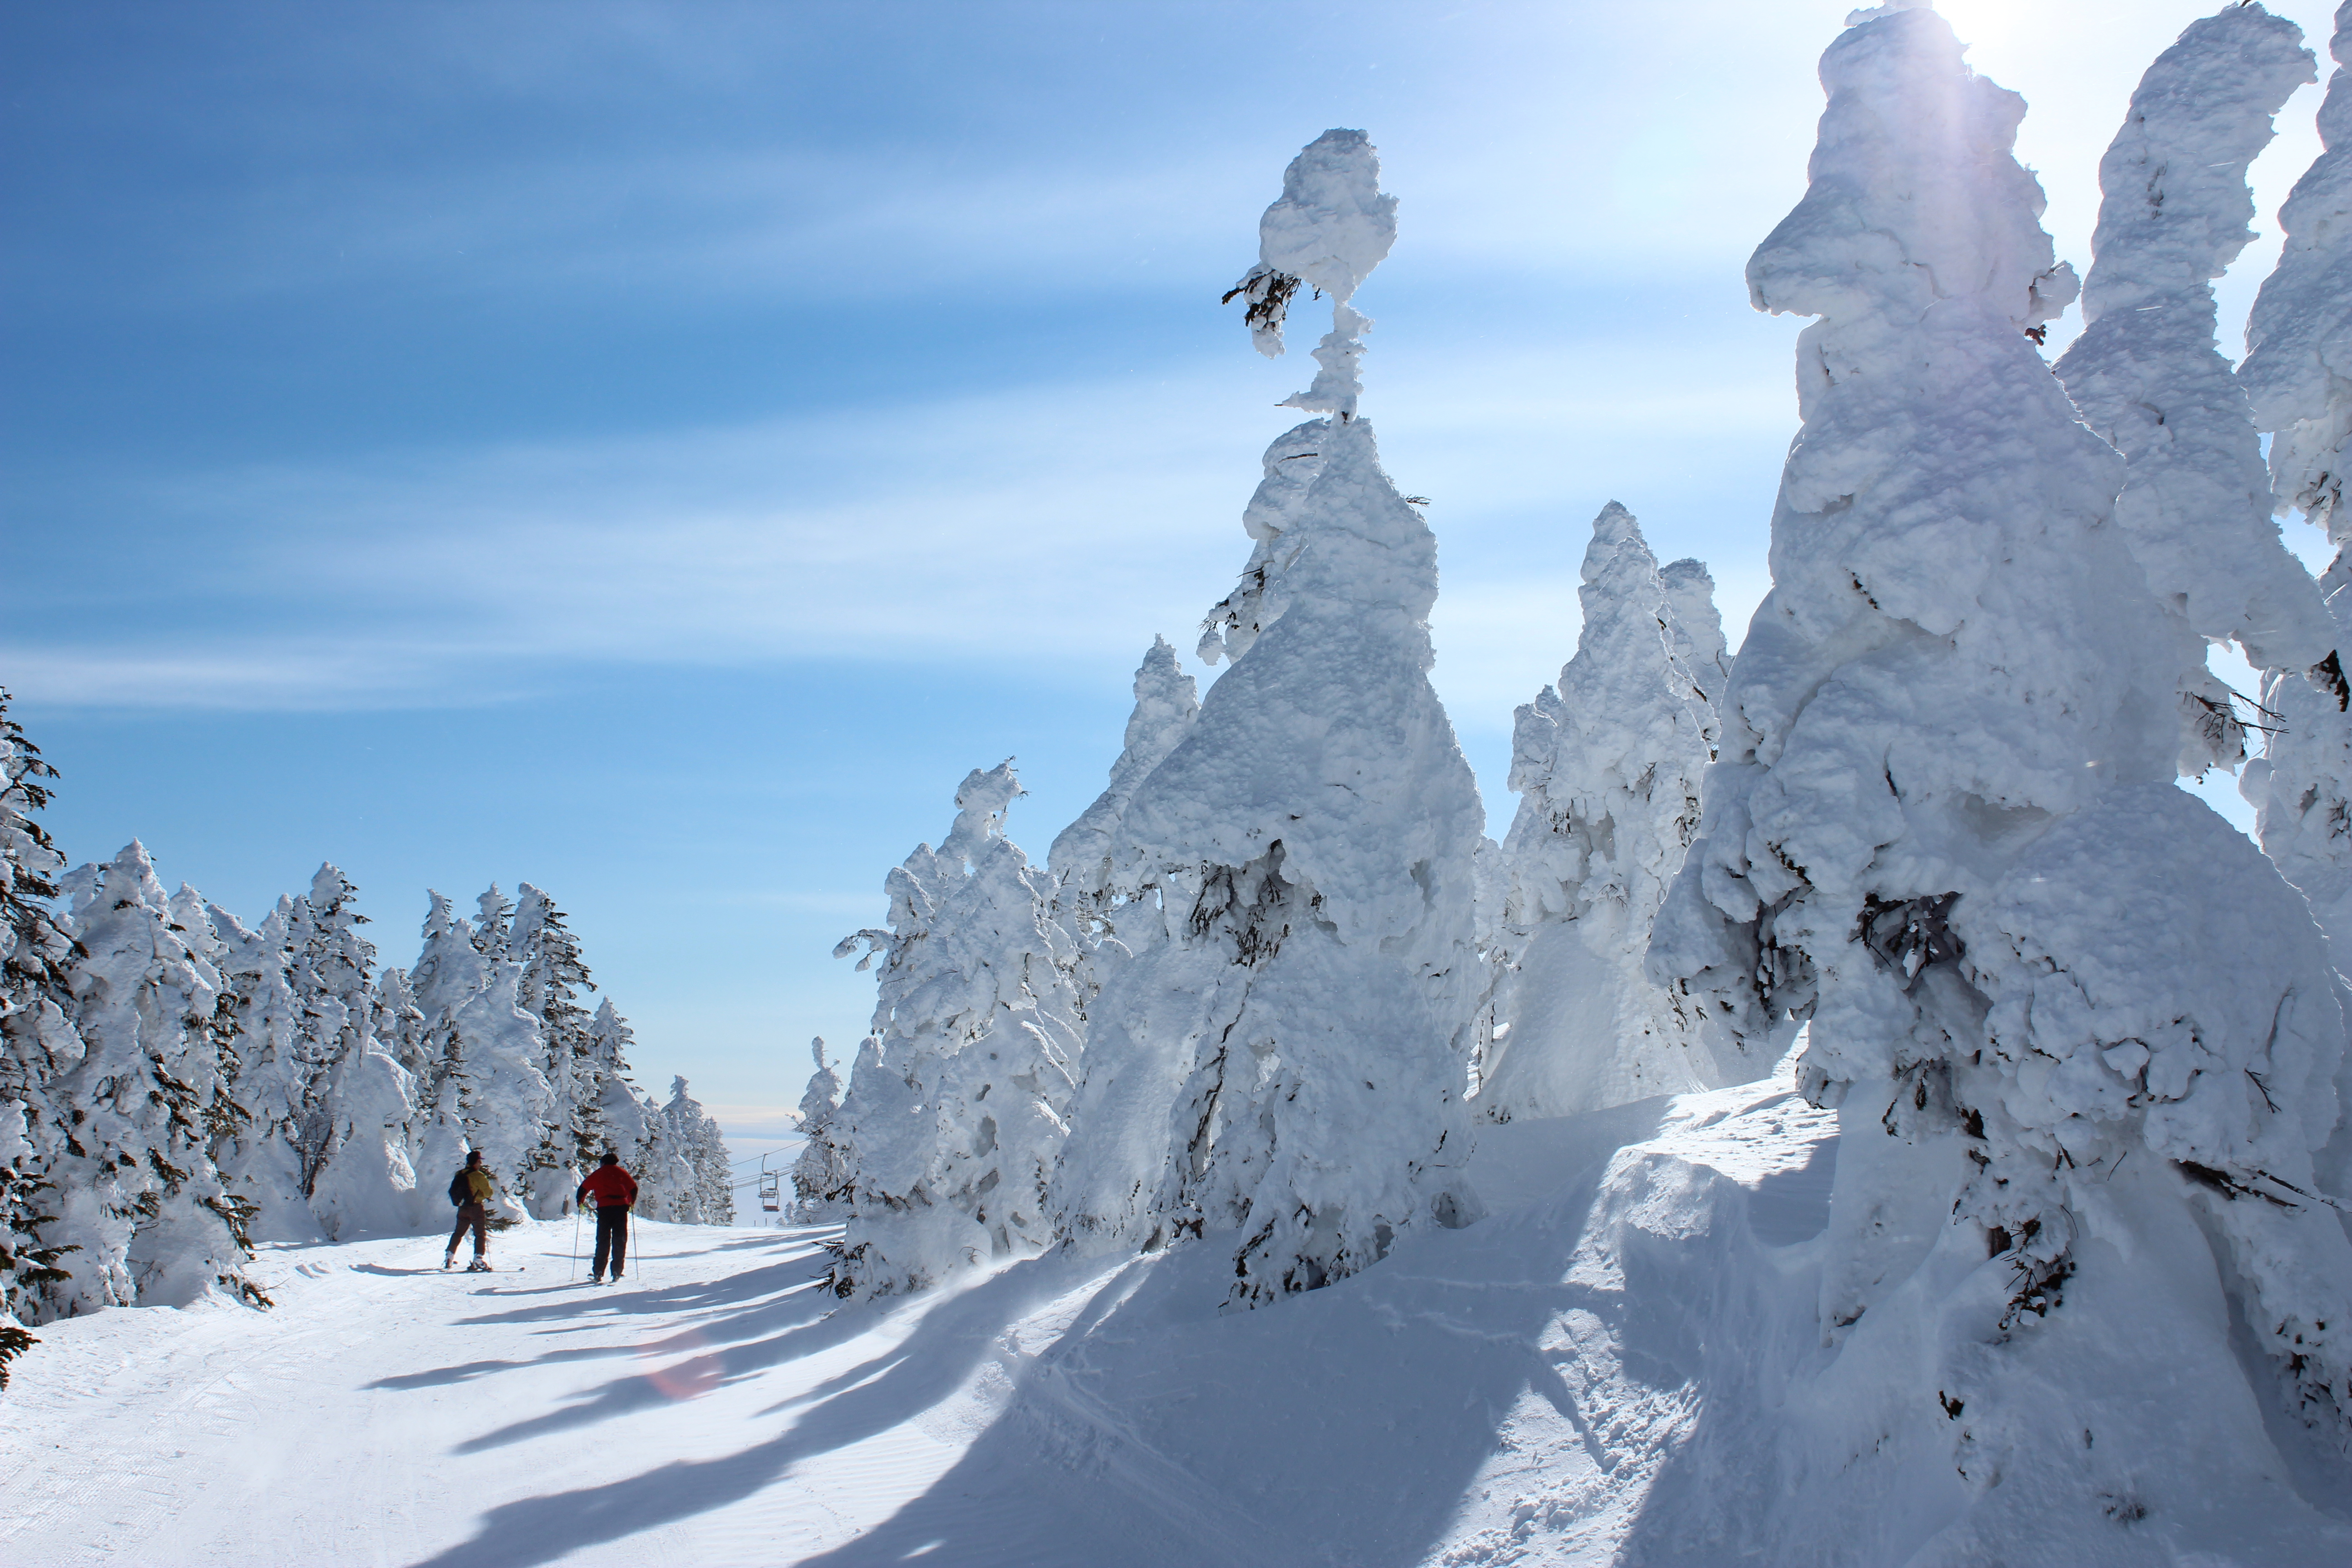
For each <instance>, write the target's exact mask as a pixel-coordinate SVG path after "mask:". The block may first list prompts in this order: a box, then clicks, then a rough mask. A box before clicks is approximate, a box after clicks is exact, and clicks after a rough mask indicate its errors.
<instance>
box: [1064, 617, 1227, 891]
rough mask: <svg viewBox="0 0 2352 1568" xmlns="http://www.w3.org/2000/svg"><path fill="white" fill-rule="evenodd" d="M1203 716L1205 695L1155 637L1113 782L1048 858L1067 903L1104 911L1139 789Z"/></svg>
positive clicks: (1139, 675)
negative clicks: (1121, 832) (1116, 853)
mask: <svg viewBox="0 0 2352 1568" xmlns="http://www.w3.org/2000/svg"><path fill="white" fill-rule="evenodd" d="M1200 711H1201V701H1200V690H1199V688H1198V687H1197V686H1196V685H1195V684H1194V682H1193V679H1192V677H1191V676H1189V675H1187V674H1185V673H1184V667H1183V666H1182V665H1181V664H1179V663H1177V662H1176V650H1175V649H1174V648H1172V647H1169V646H1168V639H1167V638H1166V637H1153V638H1152V639H1151V647H1150V651H1149V652H1147V653H1146V654H1145V655H1144V656H1143V662H1142V663H1141V664H1139V665H1138V666H1137V667H1136V670H1135V707H1134V709H1133V710H1131V711H1130V712H1129V714H1128V717H1127V734H1126V738H1125V740H1124V742H1123V743H1122V744H1121V746H1120V749H1119V753H1118V761H1116V762H1114V763H1112V764H1111V769H1110V781H1109V783H1108V784H1105V785H1104V786H1103V792H1102V794H1100V795H1097V796H1096V797H1095V799H1094V804H1092V805H1089V806H1087V808H1086V810H1084V811H1082V812H1080V813H1079V814H1078V817H1077V820H1076V821H1075V822H1073V823H1071V824H1070V825H1069V826H1067V827H1065V828H1064V829H1062V831H1061V832H1060V833H1059V834H1057V835H1056V836H1055V839H1054V847H1053V849H1052V851H1051V852H1049V853H1048V854H1047V855H1046V857H1045V863H1046V865H1047V866H1048V867H1049V868H1051V869H1052V871H1053V874H1054V880H1055V884H1056V885H1057V886H1059V887H1060V888H1061V889H1062V897H1063V899H1064V900H1065V901H1066V902H1067V903H1069V904H1072V905H1074V906H1083V907H1086V908H1088V909H1089V910H1092V909H1098V908H1100V907H1101V906H1102V905H1103V903H1105V902H1106V901H1107V900H1108V897H1109V889H1110V854H1111V845H1112V842H1113V840H1114V839H1115V838H1116V837H1117V834H1118V823H1119V818H1120V817H1121V816H1125V815H1126V813H1127V803H1128V801H1129V799H1130V798H1132V797H1133V795H1134V794H1135V791H1136V786H1137V785H1139V784H1142V782H1143V781H1144V779H1145V778H1146V777H1148V776H1149V775H1150V772H1151V770H1152V769H1154V768H1156V767H1158V766H1159V765H1160V763H1161V762H1162V761H1163V760H1165V759H1166V757H1167V755H1168V753H1169V752H1172V751H1174V750H1175V749H1176V742H1179V741H1181V740H1182V739H1183V738H1184V736H1185V735H1186V733H1187V732H1189V731H1191V730H1192V721H1193V720H1194V719H1195V718H1196V717H1198V716H1199V714H1200Z"/></svg>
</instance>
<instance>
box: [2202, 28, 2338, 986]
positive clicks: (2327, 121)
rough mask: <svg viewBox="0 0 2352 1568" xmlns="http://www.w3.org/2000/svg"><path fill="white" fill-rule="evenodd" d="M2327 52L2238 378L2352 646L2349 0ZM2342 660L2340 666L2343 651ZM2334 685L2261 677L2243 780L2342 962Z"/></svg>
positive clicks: (2267, 842)
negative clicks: (2313, 535) (2259, 724)
mask: <svg viewBox="0 0 2352 1568" xmlns="http://www.w3.org/2000/svg"><path fill="white" fill-rule="evenodd" d="M2227 14H2228V13H2224V15H2227ZM2328 52H2329V53H2330V54H2331V55H2333V56H2334V57H2335V58H2336V64H2337V67H2338V68H2337V69H2336V72H2335V73H2334V74H2333V75H2332V76H2330V77H2329V78H2328V81H2327V96H2326V99H2325V100H2323V101H2322V102H2321V104H2320V106H2319V139H2320V142H2321V144H2322V146H2323V149H2324V150H2323V151H2322V152H2321V153H2320V154H2319V157H2318V158H2317V160H2315V162H2314V163H2312V165H2311V167H2310V169H2309V170H2307V171H2305V174H2304V176H2303V178H2302V179H2300V180H2298V181H2296V182H2295V186H2294V192H2293V194H2291V195H2289V196H2288V197H2287V200H2286V205H2284V206H2283V207H2281V208H2280V209H2279V226H2280V227H2281V228H2283V229H2284V230H2285V231H2286V241H2285V244H2284V247H2283V248H2282V250H2281V252H2280V255H2279V261H2278V267H2277V269H2276V270H2274V271H2273V272H2272V274H2271V275H2270V277H2269V278H2268V279H2265V280H2264V281H2263V288H2262V292H2261V294H2260V295H2259V296H2258V297H2257V298H2256V299H2255V300H2254V309H2253V313H2252V316H2251V317H2249V318H2248V320H2247V322H2246V349H2247V353H2246V358H2245V360H2244V362H2243V363H2242V364H2240V365H2239V367H2238V381H2239V384H2240V385H2241V386H2242V387H2243V388H2244V389H2245V392H2246V395H2247V399H2248V401H2249V403H2250V404H2251V405H2252V410H2253V422H2254V425H2255V426H2256V427H2257V428H2259V429H2261V430H2263V431H2265V432H2267V433H2269V434H2270V436H2271V448H2270V470H2271V479H2272V483H2273V489H2274V494H2275V499H2276V501H2277V504H2279V505H2280V506H2282V507H2284V508H2291V509H2293V510H2299V511H2301V512H2302V513H2303V514H2304V516H2305V517H2306V518H2307V519H2309V520H2310V521H2312V522H2313V523H2315V524H2316V525H2318V526H2319V527H2321V528H2324V529H2326V531H2327V537H2328V539H2329V541H2330V542H2332V543H2333V544H2334V545H2335V546H2336V559H2335V563H2334V564H2332V565H2331V566H2329V568H2328V569H2327V571H2326V574H2324V575H2323V576H2322V577H2321V579H2320V588H2321V592H2322V593H2324V594H2325V595H2326V603H2327V607H2328V610H2329V619H2330V623H2331V626H2332V629H2333V631H2334V633H2335V637H2336V647H2338V648H2339V649H2340V648H2342V647H2346V646H2347V645H2352V595H2347V594H2346V593H2344V592H2343V591H2342V590H2343V589H2344V587H2345V586H2346V584H2352V552H2347V550H2346V549H2345V546H2346V545H2347V542H2352V510H2346V508H2345V507H2344V505H2343V498H2344V477H2345V473H2346V470H2347V467H2352V453H2347V447H2352V4H2347V5H2344V6H2342V7H2340V8H2339V9H2338V10H2337V11H2336V34H2335V37H2333V38H2332V39H2331V40H2330V41H2329V44H2328ZM2332 673H2334V674H2335V675H2336V678H2337V679H2341V677H2342V673H2343V671H2342V659H2341V658H2338V659H2337V661H2336V668H2335V669H2334V671H2333V672H2332ZM2325 686H2326V683H2325V682H2322V683H2320V684H2318V685H2315V684H2314V683H2313V682H2311V681H2308V680H2305V679H2300V678H2298V677H2296V676H2294V675H2293V674H2292V673H2290V672H2288V671H2284V670H2282V671H2280V672H2278V673H2276V674H2274V675H2273V676H2272V677H2271V678H2270V679H2267V680H2266V681H2265V682H2264V683H2263V706H2264V707H2266V708H2268V709H2270V710H2272V712H2273V714H2274V715H2275V716H2276V717H2275V719H2274V720H2273V723H2274V724H2275V726H2276V732H2275V733H2273V734H2270V735H2268V736H2266V737H2265V738H2264V742H2263V755H2262V756H2261V757H2260V758H2258V759H2257V760H2256V761H2254V762H2253V763H2251V764H2249V765H2248V767H2247V768H2246V771H2245V773H2244V775H2243V777H2242V779H2241V781H2240V784H2239V788H2240V790H2241V792H2242V794H2243V795H2245V797H2246V799H2247V800H2248V801H2249V802H2250V803H2252V805H2253V807H2254V810H2255V817H2256V822H2257V826H2258V831H2259V832H2260V833H2261V835H2262V840H2263V849H2264V851H2266V852H2267V853H2268V854H2269V856H2270V858H2271V859H2272V860H2273V862H2275V863H2276V864H2277V866H2278V868H2279V869H2280V871H2281V872H2282V873H2284V876H2285V877H2286V879H2287V880H2288V881H2290V882H2293V883H2294V885H2295V886H2296V887H2297V888H2299V889H2302V890H2303V893H2304V896H2305V898H2306V899H2308V900H2310V902H2311V909H2312V912H2313V913H2314V914H2315V915H2316V916H2317V917H2318V919H2319V922H2320V924H2321V926H2322V927H2324V928H2325V929H2326V931H2327V934H2328V937H2329V940H2330V942H2331V943H2332V945H2333V948H2334V952H2335V954H2336V963H2338V964H2339V965H2341V964H2343V963H2346V962H2347V959H2346V957H2345V954H2346V953H2347V952H2352V714H2347V713H2346V711H2345V704H2344V700H2343V697H2342V694H2341V693H2340V692H2330V691H2328V690H2326V689H2325Z"/></svg>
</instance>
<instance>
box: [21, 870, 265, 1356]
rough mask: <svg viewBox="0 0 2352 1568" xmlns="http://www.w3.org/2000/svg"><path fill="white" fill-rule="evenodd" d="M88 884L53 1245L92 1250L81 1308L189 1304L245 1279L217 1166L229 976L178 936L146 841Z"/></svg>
mask: <svg viewBox="0 0 2352 1568" xmlns="http://www.w3.org/2000/svg"><path fill="white" fill-rule="evenodd" d="M89 870H90V871H92V872H94V873H95V874H94V875H85V876H84V877H83V878H82V879H80V882H81V887H82V888H83V889H85V891H84V895H83V896H82V897H81V898H79V899H78V900H76V904H75V908H74V912H73V917H72V918H73V926H74V931H73V934H74V936H75V937H76V938H77V939H78V940H79V942H80V943H81V947H82V950H83V951H82V952H81V954H80V955H79V956H77V958H76V960H75V962H74V965H73V991H74V997H75V1002H76V1016H75V1019H74V1023H75V1026H76V1028H77V1029H78V1030H79V1034H80V1036H81V1038H82V1041H83V1043H84V1045H85V1046H86V1047H87V1054H86V1055H85V1056H84V1057H83V1058H82V1059H81V1061H80V1062H79V1063H78V1064H77V1065H76V1066H75V1068H74V1069H73V1070H72V1071H71V1072H70V1073H68V1074H67V1075H66V1077H65V1079H64V1080H63V1084H62V1088H61V1089H59V1091H58V1101H59V1103H60V1104H61V1106H64V1107H69V1108H70V1110H69V1112H68V1114H69V1115H70V1116H71V1117H72V1118H73V1123H72V1127H71V1130H70V1135H69V1142H68V1145H67V1150H68V1152H67V1155H66V1158H65V1159H64V1160H63V1161H62V1162H60V1164H59V1168H58V1173H57V1176H56V1179H57V1181H58V1193H57V1194H55V1195H56V1197H57V1200H58V1204H57V1206H58V1214H59V1223H58V1225H57V1226H55V1227H53V1228H52V1229H51V1231H50V1232H49V1239H50V1240H51V1241H52V1242H56V1243H61V1244H64V1245H68V1246H72V1247H79V1248H80V1250H79V1252H77V1253H75V1254H72V1255H71V1257H72V1262H71V1264H70V1265H69V1267H70V1268H71V1270H72V1275H73V1278H72V1279H71V1280H70V1281H69V1282H68V1284H67V1285H65V1286H64V1287H62V1288H61V1289H60V1292H59V1294H60V1297H61V1299H62V1304H63V1305H64V1307H65V1309H66V1310H68V1311H73V1312H80V1311H87V1310H91V1309H92V1308H97V1307H111V1306H129V1305H131V1303H132V1302H134V1301H135V1302H138V1303H140V1304H142V1305H157V1306H186V1305H188V1304H189V1303H190V1302H193V1301H194V1300H198V1299H199V1298H201V1297H204V1296H206V1295H208V1294H211V1293H212V1292H214V1291H215V1289H225V1290H226V1292H227V1293H229V1294H230V1295H231V1296H233V1297H236V1298H240V1299H244V1300H252V1301H260V1300H261V1296H260V1293H259V1291H258V1290H257V1289H256V1288H255V1287H254V1286H253V1285H252V1284H251V1283H250V1282H249V1281H248V1280H247V1279H246V1278H245V1273H244V1269H245V1265H246V1264H247V1261H248V1260H249V1259H250V1258H251V1256H252V1254H251V1249H250V1248H249V1247H248V1246H247V1242H246V1238H245V1235H244V1218H245V1214H246V1212H247V1210H246V1206H245V1205H242V1204H241V1203H239V1202H238V1201H237V1200H236V1198H235V1196H234V1195H233V1194H231V1193H230V1192H229V1191H228V1189H227V1187H226V1185H225V1184H223V1183H222V1181H221V1179H220V1173H219V1171H218V1170H217V1169H216V1168H215V1166H214V1164H213V1160H212V1142H213V1136H214V1132H215V1129H217V1128H219V1127H222V1126H224V1125H225V1124H226V1121H228V1120H229V1119H230V1118H231V1117H232V1116H233V1114H234V1112H233V1110H231V1101H230V1100H229V1097H228V1088H227V1084H226V1081H225V1079H224V1078H223V1076H222V1073H221V1070H220V1050H219V1046H218V1044H217V1034H216V1031H217V1029H218V1028H219V1024H218V1023H217V1021H216V1016H217V1014H218V1011H219V1008H218V1002H219V995H220V973H219V971H217V970H216V969H215V968H214V967H213V965H212V964H211V963H209V962H207V961H206V960H205V959H204V958H203V957H201V956H199V955H198V954H196V953H195V952H192V951H191V950H190V949H189V947H188V945H187V944H186V943H185V942H182V941H181V940H180V937H179V933H178V932H176V931H173V929H172V926H173V921H172V919H171V909H170V904H171V900H170V898H169V896H168V895H167V894H165V892H164V891H163V884H162V883H161V882H159V881H157V880H156V878H155V868H154V865H153V863H152V861H151V860H150V859H149V858H148V856H147V851H146V848H145V847H143V846H142V845H141V844H140V843H139V842H138V841H137V840H135V839H134V840H132V841H131V844H130V845H128V846H127V847H125V848H124V849H123V851H122V852H121V854H120V855H118V856H116V857H115V858H114V860H113V861H112V862H111V863H110V864H109V865H108V866H106V867H105V868H102V869H99V868H89Z"/></svg>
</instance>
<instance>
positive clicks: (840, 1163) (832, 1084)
mask: <svg viewBox="0 0 2352 1568" xmlns="http://www.w3.org/2000/svg"><path fill="white" fill-rule="evenodd" d="M809 1055H810V1056H811V1057H813V1058H814V1059H815V1061H816V1071H814V1072H813V1073H811V1074H810V1075H809V1080H808V1088H806V1089H803V1090H802V1092H801V1104H800V1112H801V1122H800V1131H801V1136H802V1137H803V1138H804V1139H806V1140H807V1142H804V1143H803V1144H802V1145H801V1152H800V1158H799V1159H797V1160H795V1161H793V1217H794V1218H796V1219H798V1220H800V1221H801V1222H802V1223H803V1224H805V1225H830V1224H832V1223H834V1222H835V1221H836V1220H838V1219H840V1218H841V1217H842V1203H843V1200H844V1199H845V1198H846V1197H847V1195H848V1187H849V1162H848V1160H847V1158H846V1157H845V1155H844V1153H843V1151H842V1148H841V1145H840V1144H839V1143H837V1142H835V1141H834V1127H833V1121H834V1116H835V1113H836V1112H837V1111H839V1110H840V1109H841V1075H840V1074H839V1073H837V1072H835V1071H834V1070H833V1064H832V1063H831V1062H830V1061H827V1060H826V1059H825V1054H824V1036H823V1035H819V1036H817V1037H816V1038H814V1039H813V1040H811V1041H810V1042H809Z"/></svg>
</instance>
